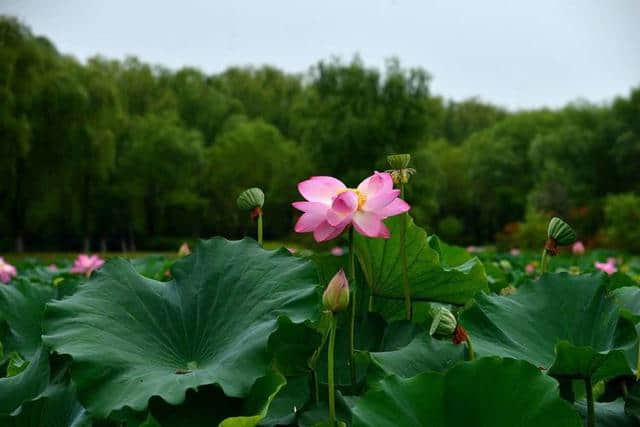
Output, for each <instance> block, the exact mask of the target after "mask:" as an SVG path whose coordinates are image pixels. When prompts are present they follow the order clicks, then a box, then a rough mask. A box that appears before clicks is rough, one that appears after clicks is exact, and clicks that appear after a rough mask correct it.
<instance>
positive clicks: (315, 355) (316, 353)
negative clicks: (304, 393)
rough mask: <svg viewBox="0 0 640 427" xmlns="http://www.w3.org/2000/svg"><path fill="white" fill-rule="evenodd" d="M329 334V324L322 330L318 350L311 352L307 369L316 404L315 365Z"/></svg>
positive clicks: (318, 400)
mask: <svg viewBox="0 0 640 427" xmlns="http://www.w3.org/2000/svg"><path fill="white" fill-rule="evenodd" d="M326 313H329V316H332V314H331V312H329V311H327V312H326ZM330 332H331V324H329V328H328V329H326V330H324V331H323V332H322V341H321V342H320V346H318V348H317V349H316V351H314V352H313V355H312V356H311V359H310V360H309V367H310V368H311V375H312V377H313V388H314V391H315V395H314V397H315V401H316V403H319V402H320V391H319V390H320V388H319V385H318V372H317V370H316V365H317V363H318V358H319V357H320V353H321V352H322V349H323V348H324V344H325V343H326V342H327V339H328V338H329V333H330Z"/></svg>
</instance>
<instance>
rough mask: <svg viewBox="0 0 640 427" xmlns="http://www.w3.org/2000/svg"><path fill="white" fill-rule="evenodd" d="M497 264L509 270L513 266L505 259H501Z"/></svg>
mask: <svg viewBox="0 0 640 427" xmlns="http://www.w3.org/2000/svg"><path fill="white" fill-rule="evenodd" d="M498 264H499V265H500V267H501V268H502V269H503V270H504V271H511V270H512V269H513V267H512V266H511V263H510V262H509V261H507V260H506V259H501V260H500V262H499V263H498Z"/></svg>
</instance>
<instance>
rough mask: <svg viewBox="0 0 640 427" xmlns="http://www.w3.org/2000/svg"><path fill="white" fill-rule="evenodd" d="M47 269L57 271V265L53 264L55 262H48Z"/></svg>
mask: <svg viewBox="0 0 640 427" xmlns="http://www.w3.org/2000/svg"><path fill="white" fill-rule="evenodd" d="M47 270H49V271H58V266H57V265H55V264H49V265H48V266H47Z"/></svg>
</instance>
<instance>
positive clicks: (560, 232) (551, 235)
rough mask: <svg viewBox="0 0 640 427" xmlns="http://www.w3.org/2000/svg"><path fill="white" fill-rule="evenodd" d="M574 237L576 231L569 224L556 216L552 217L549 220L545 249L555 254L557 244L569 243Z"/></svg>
mask: <svg viewBox="0 0 640 427" xmlns="http://www.w3.org/2000/svg"><path fill="white" fill-rule="evenodd" d="M576 238H577V237H576V232H575V231H573V228H571V226H570V225H569V224H567V223H566V222H564V221H563V220H561V219H560V218H558V217H553V218H551V221H549V228H548V229H547V243H546V244H545V249H546V251H547V253H548V254H549V255H556V254H557V253H558V246H567V245H571V244H573V243H574V242H575V241H576Z"/></svg>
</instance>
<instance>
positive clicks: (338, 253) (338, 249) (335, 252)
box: [329, 246, 344, 256]
mask: <svg viewBox="0 0 640 427" xmlns="http://www.w3.org/2000/svg"><path fill="white" fill-rule="evenodd" d="M329 252H331V255H333V256H342V255H344V249H342V248H341V247H340V246H334V247H333V248H331V250H330V251H329Z"/></svg>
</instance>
